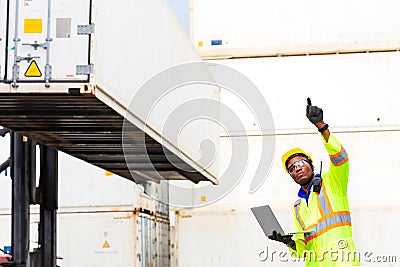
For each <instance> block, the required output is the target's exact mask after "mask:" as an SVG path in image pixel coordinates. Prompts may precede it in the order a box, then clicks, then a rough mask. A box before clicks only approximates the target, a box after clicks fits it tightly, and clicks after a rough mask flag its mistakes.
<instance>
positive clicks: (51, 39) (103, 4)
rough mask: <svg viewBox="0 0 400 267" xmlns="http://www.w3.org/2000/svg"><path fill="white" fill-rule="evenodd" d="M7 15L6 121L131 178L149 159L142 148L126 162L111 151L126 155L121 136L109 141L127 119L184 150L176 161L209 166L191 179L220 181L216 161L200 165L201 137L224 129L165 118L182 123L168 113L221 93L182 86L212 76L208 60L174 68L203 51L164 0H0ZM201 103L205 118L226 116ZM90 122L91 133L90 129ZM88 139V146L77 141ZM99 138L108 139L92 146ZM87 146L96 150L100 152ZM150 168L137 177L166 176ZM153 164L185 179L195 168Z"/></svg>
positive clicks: (200, 168)
mask: <svg viewBox="0 0 400 267" xmlns="http://www.w3.org/2000/svg"><path fill="white" fill-rule="evenodd" d="M7 12H8V13H9V17H8V22H7V23H6V25H3V26H4V27H6V26H8V28H7V29H6V31H0V34H1V36H0V38H1V39H2V40H3V41H4V40H6V41H7V42H8V47H7V48H8V49H7V50H6V49H3V50H2V51H1V53H6V54H5V55H4V54H2V55H3V56H2V57H1V60H2V61H1V62H4V60H5V59H6V60H7V64H5V63H4V64H3V63H0V64H3V65H4V66H2V71H3V72H4V75H3V76H4V79H3V77H0V80H1V81H2V83H0V93H1V94H2V98H1V99H3V101H4V102H3V108H5V106H4V105H6V106H7V108H5V110H9V111H10V113H11V114H12V115H10V114H8V115H9V116H10V117H7V116H4V117H3V118H2V119H1V120H0V124H1V125H4V126H5V127H9V128H11V129H12V130H14V131H17V132H20V133H22V134H25V135H27V136H28V137H30V138H32V139H35V140H37V141H40V142H43V143H45V144H46V145H49V146H53V147H57V148H59V149H60V150H62V151H65V152H66V153H68V154H72V155H74V156H76V157H78V158H81V159H84V160H86V161H88V162H90V163H92V164H95V165H97V166H100V167H102V168H106V169H108V170H110V171H112V172H114V173H117V174H120V175H122V176H124V177H126V178H131V177H130V174H129V173H128V172H129V170H127V169H129V167H130V166H131V165H130V164H131V163H133V164H132V165H134V164H140V163H141V162H140V160H139V161H135V160H136V159H137V158H136V157H135V156H137V155H136V154H135V155H131V158H130V159H128V160H127V161H128V162H127V164H128V165H129V166H126V165H127V164H126V163H125V160H123V159H121V155H120V154H119V155H115V154H112V153H114V152H115V150H118V152H122V150H123V148H121V142H119V143H118V142H117V144H113V143H112V144H110V142H112V141H113V140H115V139H117V138H121V132H122V129H121V127H122V126H123V125H124V124H123V119H124V118H126V119H127V121H126V124H125V125H127V128H128V126H130V123H132V124H134V125H135V127H137V128H138V129H140V130H141V131H143V132H145V133H146V135H148V136H150V137H151V138H152V140H155V141H156V142H159V143H162V144H163V146H164V148H166V149H167V150H168V151H171V152H172V153H173V154H175V155H176V156H175V157H176V158H177V160H178V163H177V164H178V165H179V164H183V165H187V168H188V169H189V170H190V171H192V170H193V168H194V169H195V170H198V171H201V172H202V174H201V175H200V176H197V177H194V178H193V177H189V179H192V180H194V181H198V180H210V181H212V182H214V183H216V182H217V178H216V177H217V172H216V170H217V169H218V163H217V162H214V163H213V164H211V165H208V166H202V165H203V163H199V162H197V161H196V159H198V158H200V153H201V152H200V151H199V146H200V143H201V141H203V140H204V139H209V140H212V141H213V142H214V144H216V145H217V144H218V132H219V126H218V125H216V124H213V123H209V122H208V121H206V120H204V121H203V122H199V121H196V123H197V124H198V123H200V124H202V125H203V131H197V130H196V129H194V128H195V127H193V126H192V125H191V124H190V123H189V126H188V125H178V126H177V125H173V126H168V124H167V123H171V121H172V124H173V123H175V122H176V120H178V119H179V118H178V119H176V120H175V121H174V120H173V119H170V117H173V115H174V114H175V115H176V114H177V111H176V110H177V109H178V108H179V107H180V106H182V105H184V104H185V103H187V102H188V101H195V100H198V99H204V98H205V99H209V100H217V99H218V98H219V95H218V88H216V87H213V86H208V85H191V86H182V83H185V82H187V80H186V79H189V80H190V79H192V80H190V82H192V81H193V79H195V78H193V76H196V77H197V78H201V79H206V80H212V77H211V76H210V74H209V72H208V70H207V68H206V67H204V66H201V65H197V67H196V69H195V70H193V69H190V68H189V69H187V68H183V72H184V74H182V73H178V74H177V73H175V74H171V72H168V71H166V70H168V68H170V67H173V66H176V65H179V64H182V63H188V62H193V61H198V60H199V59H200V58H199V56H198V54H197V52H196V50H195V49H194V47H193V46H192V44H191V43H190V40H189V39H188V38H187V36H186V34H185V33H184V32H183V30H182V28H181V27H180V26H179V24H178V22H177V21H176V19H175V17H174V16H173V14H172V12H171V11H170V10H169V8H168V6H167V4H166V3H165V2H164V1H145V0H141V1H128V0H122V1H119V2H118V4H116V3H114V2H110V1H107V0H94V1H89V0H84V1H81V0H72V1H56V2H54V1H51V0H47V1H45V0H34V1H27V0H17V1H13V2H10V6H5V3H4V1H2V2H1V5H0V14H5V13H7ZM3 19H4V16H1V20H3ZM0 23H2V24H4V22H0ZM2 24H0V26H2ZM4 27H3V29H4ZM6 33H8V36H6ZM3 41H2V42H1V44H2V45H3V43H4V42H3ZM4 58H5V59H4ZM163 71H166V72H163ZM160 72H163V74H160ZM157 74H159V75H158V76H156V75H157ZM153 76H154V77H156V78H155V79H153V80H151V81H152V82H153V83H152V84H151V85H152V86H151V88H150V89H149V88H146V87H145V86H144V85H146V81H148V80H149V79H150V78H152V77H153ZM157 79H161V80H157ZM162 79H167V82H168V83H169V84H168V85H167V84H166V83H165V81H164V80H162ZM196 80H197V79H196ZM147 85H149V83H147ZM150 90H151V91H150ZM168 90H169V91H168ZM6 99H7V100H6ZM23 99H24V100H23ZM9 101H11V102H9ZM24 101H27V102H24ZM10 103H12V104H11V106H10ZM19 108H21V110H20V112H22V113H25V114H23V116H19V115H16V113H12V112H13V111H12V109H19ZM198 109H199V110H197V112H198V113H199V114H200V115H201V114H204V113H207V114H213V116H214V117H216V118H217V117H218V110H217V109H214V110H213V109H210V108H206V107H205V105H198ZM43 110H44V111H43ZM46 110H47V111H48V112H47V113H46V112H45V111H46ZM91 112H92V113H91ZM174 112H175V113H174ZM43 113H44V114H43ZM19 114H20V113H19ZM14 116H16V117H14ZM96 116H97V117H96ZM17 117H18V118H17ZM61 117H62V118H61ZM168 119H170V120H168ZM16 122H18V124H14V123H16ZM166 124H167V125H166ZM197 124H196V125H197ZM68 127H70V128H68ZM74 127H75V128H74ZM90 127H92V128H93V130H92V132H91V133H90V134H88V133H87V131H88V129H89V130H90ZM115 127H116V128H117V129H118V130H119V132H118V133H117V134H116V133H114V131H115V130H114V128H115ZM60 128H61V129H60ZM65 128H67V129H65ZM71 128H72V130H71ZM181 128H184V129H183V130H182V129H181ZM124 129H125V128H124ZM134 129H135V130H137V129H136V128H134ZM174 129H180V132H179V133H176V132H175V131H174ZM85 134H86V135H85ZM140 134H141V132H140V131H138V132H134V133H133V134H132V135H133V136H134V138H137V139H135V140H134V142H142V143H143V141H144V139H145V135H144V134H142V136H140ZM130 136H131V135H129V137H130ZM82 140H83V142H85V143H83V144H82V143H79V142H82ZM99 140H100V141H101V142H102V143H95V144H93V142H95V141H96V142H97V141H99ZM104 143H105V146H100V145H103V144H104ZM83 145H85V146H86V147H84V146H83ZM107 145H108V146H107ZM117 145H119V146H117ZM127 146H129V145H127ZM85 148H86V149H85ZM89 148H90V149H92V150H94V152H95V153H97V154H95V156H93V157H92V158H91V155H90V154H89V152H91V151H90V150H89ZM152 148H153V147H150V149H152ZM101 149H103V151H102V150H101ZM133 149H135V148H133ZM133 153H137V151H135V150H134V151H133ZM88 154H89V155H88ZM104 154H111V155H108V156H109V157H110V161H112V162H106V163H105V162H104ZM122 156H123V155H122ZM145 160H146V159H145ZM155 160H159V158H156V159H155ZM180 160H182V161H183V163H181V162H180ZM130 161H132V162H130ZM138 162H139V163H138ZM148 165H150V164H147V165H145V164H144V166H143V165H139V166H138V168H137V169H139V171H138V172H134V173H133V176H134V177H133V179H137V180H141V179H143V177H144V179H148V178H149V177H150V179H153V180H159V179H160V177H155V176H156V175H155V174H156V173H157V172H155V171H153V172H152V173H151V171H152V170H149V168H148ZM155 165H156V168H157V167H159V168H160V169H162V170H161V172H162V171H163V172H164V173H163V175H165V177H167V179H171V178H173V179H174V178H181V179H182V178H183V179H187V178H188V177H187V176H190V175H191V173H189V174H187V176H184V175H182V174H181V173H177V172H174V170H175V169H174V170H172V169H173V168H172V169H171V168H170V167H169V169H166V168H164V167H165V166H164V165H161V163H160V165H161V166H157V163H156V164H155ZM135 167H137V165H134V166H133V167H131V169H135ZM204 167H207V168H204ZM148 170H149V171H150V173H147V172H146V171H148ZM127 171H128V172H127ZM135 171H136V169H135ZM168 171H170V172H168ZM190 171H189V172H190Z"/></svg>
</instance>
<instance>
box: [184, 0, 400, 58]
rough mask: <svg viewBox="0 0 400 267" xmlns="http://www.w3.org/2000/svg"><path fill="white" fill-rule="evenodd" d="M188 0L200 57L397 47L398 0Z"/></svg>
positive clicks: (399, 35)
mask: <svg viewBox="0 0 400 267" xmlns="http://www.w3.org/2000/svg"><path fill="white" fill-rule="evenodd" d="M191 4H192V7H191V23H192V24H191V39H192V41H193V44H194V45H195V46H196V47H197V48H198V51H199V53H200V54H201V56H202V57H203V58H212V57H217V58H218V57H224V58H229V57H253V56H276V55H293V54H302V55H304V54H319V53H337V52H339V53H340V52H351V51H377V50H378V51H381V50H398V49H399V41H400V31H399V27H398V25H400V17H399V16H398V11H399V9H400V3H399V2H398V1H396V0H389V1H383V2H382V1H379V0H351V1H347V0H339V1H335V2H330V3H326V2H321V1H315V0H300V1H293V0H281V1H275V0H250V1H242V0H233V1H232V0H218V1H213V0H192V1H191ZM396 25H397V26H396Z"/></svg>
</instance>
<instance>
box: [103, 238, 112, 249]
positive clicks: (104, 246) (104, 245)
mask: <svg viewBox="0 0 400 267" xmlns="http://www.w3.org/2000/svg"><path fill="white" fill-rule="evenodd" d="M109 247H110V244H108V242H107V240H106V241H105V242H104V244H103V248H109Z"/></svg>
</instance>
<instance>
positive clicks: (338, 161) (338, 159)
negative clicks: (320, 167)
mask: <svg viewBox="0 0 400 267" xmlns="http://www.w3.org/2000/svg"><path fill="white" fill-rule="evenodd" d="M329 157H330V158H331V162H332V164H333V165H335V166H340V165H342V164H343V163H345V162H346V161H347V160H348V159H349V157H348V156H347V152H346V150H345V149H344V148H343V146H341V148H340V152H338V153H336V154H334V155H329Z"/></svg>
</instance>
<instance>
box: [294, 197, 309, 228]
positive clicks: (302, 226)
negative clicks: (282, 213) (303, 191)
mask: <svg viewBox="0 0 400 267" xmlns="http://www.w3.org/2000/svg"><path fill="white" fill-rule="evenodd" d="M294 211H295V213H296V218H297V221H298V222H299V224H300V226H301V228H302V229H303V230H304V229H305V228H306V226H305V224H304V222H303V220H302V219H301V217H300V199H299V200H298V201H297V202H296V203H295V206H294Z"/></svg>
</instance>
